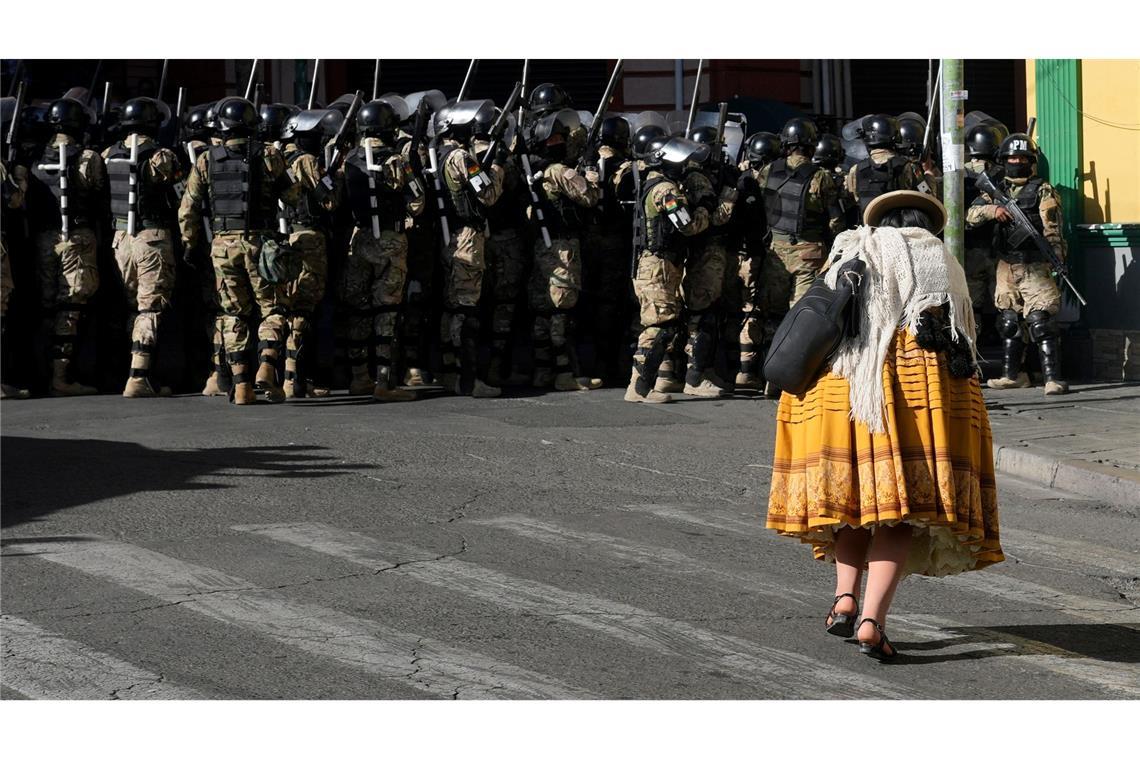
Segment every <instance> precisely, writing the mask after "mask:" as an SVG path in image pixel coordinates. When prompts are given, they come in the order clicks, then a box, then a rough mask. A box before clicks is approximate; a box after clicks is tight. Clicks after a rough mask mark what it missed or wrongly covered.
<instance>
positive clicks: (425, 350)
mask: <svg viewBox="0 0 1140 760" xmlns="http://www.w3.org/2000/svg"><path fill="white" fill-rule="evenodd" d="M400 135H401V139H402V140H403V144H402V145H401V147H400V155H401V156H403V157H404V160H405V161H406V162H408V164H409V165H411V163H412V162H411V150H412V141H411V135H408V134H405V133H403V132H401V133H400ZM419 154H420V155H419V158H420V164H421V165H422V166H426V165H427V162H428V157H427V148H426V147H423V146H421V147H420V150H419ZM421 182H422V184H423V186H424V192H425V208H430V209H432V210H431V211H429V212H428V213H425V214H420V215H419V216H409V217H408V219H407V226H406V227H405V229H404V234H405V236H406V237H407V239H408V278H407V287H406V288H405V295H404V310H403V314H402V319H401V320H400V321H399V325H400V328H399V329H400V339H399V340H400V346H401V348H402V349H403V353H404V367H405V369H406V372H405V378H404V384H405V385H421V384H423V382H424V378H423V370H425V369H427V366H428V359H429V357H430V355H431V354H430V351H429V344H430V338H431V335H432V328H431V325H432V324H433V323H432V319H431V317H432V310H433V308H434V307H435V305H436V303H437V301H438V299H437V298H436V294H437V292H438V290H439V288H438V283H437V282H436V280H437V279H438V276H439V266H438V262H439V251H440V247H441V245H442V243H441V241H440V226H439V217H438V216H437V215H436V214H435V213H434V209H435V205H436V204H435V198H434V195H432V194H433V193H434V192H435V188H434V187H432V184H431V183H429V182H423V180H422V178H421Z"/></svg>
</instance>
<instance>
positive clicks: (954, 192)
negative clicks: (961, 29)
mask: <svg viewBox="0 0 1140 760" xmlns="http://www.w3.org/2000/svg"><path fill="white" fill-rule="evenodd" d="M941 65H942V71H941V76H942V89H941V93H940V97H941V100H942V108H941V110H940V121H941V123H942V129H941V133H942V134H941V137H942V203H943V204H945V206H946V230H945V232H944V233H943V236H942V239H943V241H944V242H945V243H946V247H947V248H949V249H950V253H952V254H954V257H955V258H956V259H958V262H959V263H964V261H965V259H964V254H965V245H964V238H965V231H966V208H965V205H966V197H965V156H966V146H965V144H964V143H963V139H964V136H965V123H966V97H967V92H966V90H965V88H964V87H963V84H964V83H965V75H964V67H963V65H962V59H961V58H943V59H942V64H941Z"/></svg>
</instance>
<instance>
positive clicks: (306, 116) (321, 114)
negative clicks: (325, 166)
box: [281, 108, 344, 154]
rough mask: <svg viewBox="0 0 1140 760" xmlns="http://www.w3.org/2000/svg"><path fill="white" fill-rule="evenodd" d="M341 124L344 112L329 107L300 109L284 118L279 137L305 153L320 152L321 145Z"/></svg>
mask: <svg viewBox="0 0 1140 760" xmlns="http://www.w3.org/2000/svg"><path fill="white" fill-rule="evenodd" d="M341 124H344V114H342V113H341V112H340V111H335V110H333V109H331V108H314V109H311V110H307V111H301V112H300V113H295V114H293V115H292V116H290V117H289V118H288V119H286V120H285V126H284V127H282V129H281V139H282V140H287V141H292V142H294V143H296V144H297V146H298V147H299V148H301V149H302V150H304V151H305V152H306V153H314V154H315V153H320V152H321V148H322V146H323V145H324V144H325V143H327V142H328V141H329V140H331V139H332V138H333V137H335V136H336V134H337V132H339V131H340V126H341Z"/></svg>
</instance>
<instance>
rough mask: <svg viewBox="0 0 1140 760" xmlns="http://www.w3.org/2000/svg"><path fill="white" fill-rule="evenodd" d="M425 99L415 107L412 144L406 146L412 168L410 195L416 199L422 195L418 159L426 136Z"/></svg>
mask: <svg viewBox="0 0 1140 760" xmlns="http://www.w3.org/2000/svg"><path fill="white" fill-rule="evenodd" d="M427 114H428V101H427V98H420V102H419V104H418V105H416V120H415V122H414V125H413V126H412V142H411V144H410V145H408V164H409V165H410V166H411V167H412V174H413V177H412V183H413V187H412V194H413V195H415V196H416V197H417V198H418V197H420V196H421V195H423V193H424V187H423V185H422V184H420V177H422V176H424V161H423V159H422V158H420V147H421V146H422V145H423V144H424V138H425V137H426V136H427Z"/></svg>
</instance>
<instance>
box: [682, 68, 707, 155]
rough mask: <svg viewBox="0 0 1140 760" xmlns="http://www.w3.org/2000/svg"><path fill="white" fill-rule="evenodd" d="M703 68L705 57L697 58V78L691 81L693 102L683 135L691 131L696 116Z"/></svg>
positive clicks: (690, 105) (686, 135)
mask: <svg viewBox="0 0 1140 760" xmlns="http://www.w3.org/2000/svg"><path fill="white" fill-rule="evenodd" d="M704 70H705V59H704V58H699V59H697V79H696V81H695V82H693V102H692V103H690V104H689V123H688V124H686V125H685V137H688V136H689V133H690V132H692V131H693V120H694V119H696V118H697V103H698V102H699V101H700V99H701V73H702V72H703V71H704Z"/></svg>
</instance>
